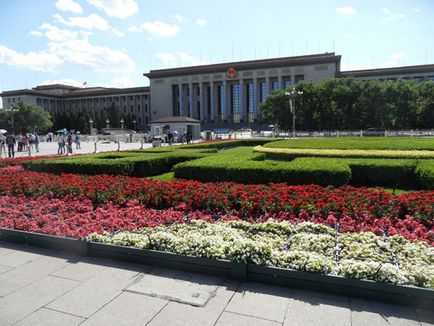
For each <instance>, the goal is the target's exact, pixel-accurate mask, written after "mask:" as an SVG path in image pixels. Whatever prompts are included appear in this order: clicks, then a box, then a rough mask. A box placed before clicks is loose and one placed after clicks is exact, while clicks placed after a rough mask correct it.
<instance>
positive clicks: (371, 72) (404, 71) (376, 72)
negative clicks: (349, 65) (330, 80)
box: [339, 64, 434, 77]
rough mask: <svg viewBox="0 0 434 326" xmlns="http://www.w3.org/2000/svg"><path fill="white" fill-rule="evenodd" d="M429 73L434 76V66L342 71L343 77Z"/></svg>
mask: <svg viewBox="0 0 434 326" xmlns="http://www.w3.org/2000/svg"><path fill="white" fill-rule="evenodd" d="M427 72H428V73H429V72H432V73H433V74H434V64H432V65H418V66H405V67H395V68H377V69H364V70H349V71H341V72H340V74H339V76H341V77H369V76H381V75H403V74H412V73H415V74H417V73H427Z"/></svg>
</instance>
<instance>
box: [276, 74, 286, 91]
mask: <svg viewBox="0 0 434 326" xmlns="http://www.w3.org/2000/svg"><path fill="white" fill-rule="evenodd" d="M277 82H278V83H279V89H283V88H285V87H284V86H283V77H282V75H280V76H278V77H277Z"/></svg>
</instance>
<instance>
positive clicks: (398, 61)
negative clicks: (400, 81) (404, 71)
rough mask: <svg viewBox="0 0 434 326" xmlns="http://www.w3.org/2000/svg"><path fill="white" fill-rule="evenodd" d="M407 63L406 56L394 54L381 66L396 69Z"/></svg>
mask: <svg viewBox="0 0 434 326" xmlns="http://www.w3.org/2000/svg"><path fill="white" fill-rule="evenodd" d="M407 61H409V58H408V55H407V54H406V53H404V52H395V53H393V54H392V55H391V56H390V57H389V59H388V60H387V61H385V62H383V63H382V64H381V66H382V67H396V66H400V65H402V64H404V63H405V62H407Z"/></svg>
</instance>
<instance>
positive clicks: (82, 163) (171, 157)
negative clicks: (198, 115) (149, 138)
mask: <svg viewBox="0 0 434 326" xmlns="http://www.w3.org/2000/svg"><path fill="white" fill-rule="evenodd" d="M207 155H209V153H208V152H206V151H201V150H185V151H177V150H173V151H166V152H164V153H159V152H153V153H152V152H117V153H99V154H91V155H81V156H73V157H63V158H57V159H46V160H38V161H29V162H25V163H23V166H24V168H25V169H27V170H31V171H36V172H48V173H56V174H60V173H77V174H88V175H95V174H112V175H128V176H135V177H146V176H152V175H159V174H162V173H165V172H169V171H170V170H171V168H172V167H173V165H175V164H177V163H180V162H184V161H188V160H192V159H197V158H202V157H204V156H207Z"/></svg>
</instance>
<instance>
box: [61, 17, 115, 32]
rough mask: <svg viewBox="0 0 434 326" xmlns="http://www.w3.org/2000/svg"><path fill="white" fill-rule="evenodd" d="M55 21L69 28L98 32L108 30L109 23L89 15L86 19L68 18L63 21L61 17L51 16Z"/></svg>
mask: <svg viewBox="0 0 434 326" xmlns="http://www.w3.org/2000/svg"><path fill="white" fill-rule="evenodd" d="M53 18H54V20H55V21H57V22H59V23H62V24H63V25H66V26H69V27H78V28H83V29H89V30H90V29H97V30H100V31H107V30H108V29H109V28H110V25H109V23H108V22H107V21H106V20H105V19H104V18H102V17H101V16H98V15H96V14H91V15H89V16H86V17H69V18H68V19H64V18H63V17H62V16H61V15H59V14H55V15H53Z"/></svg>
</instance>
